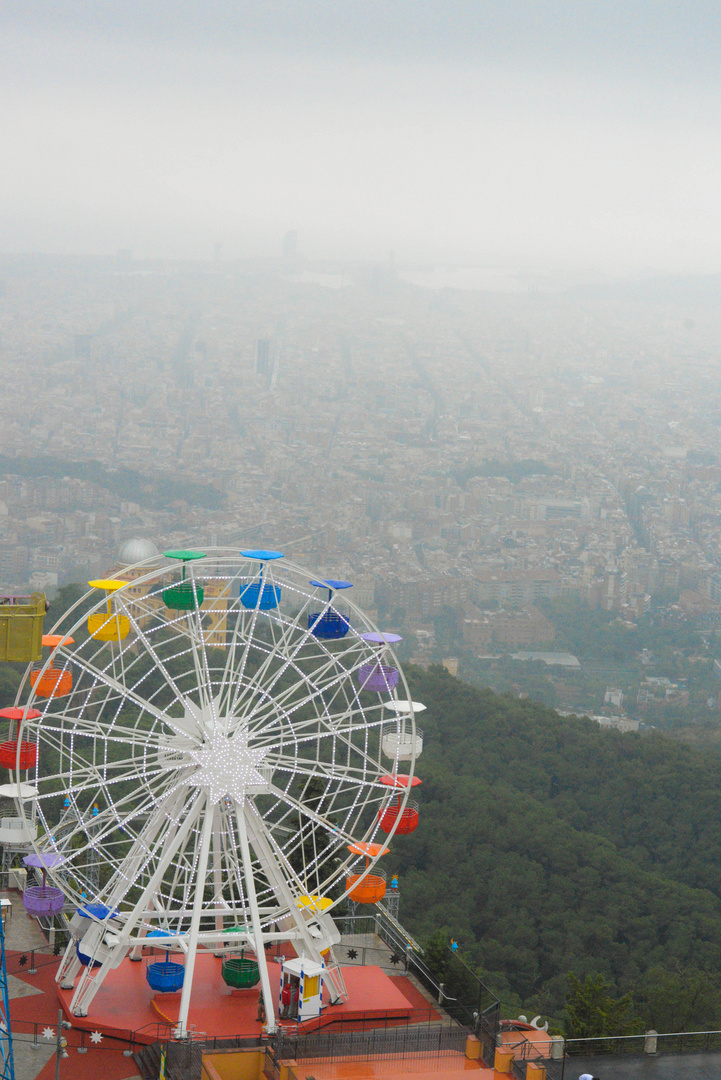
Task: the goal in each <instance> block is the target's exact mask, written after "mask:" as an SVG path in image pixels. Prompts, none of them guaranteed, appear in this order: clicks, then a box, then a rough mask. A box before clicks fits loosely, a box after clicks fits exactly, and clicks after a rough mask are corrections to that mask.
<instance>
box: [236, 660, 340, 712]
mask: <svg viewBox="0 0 721 1080" xmlns="http://www.w3.org/2000/svg"><path fill="white" fill-rule="evenodd" d="M331 661H332V662H331ZM331 661H329V662H328V663H326V664H325V665H323V666H322V667H319V668H318V669H316V670H315V671H314V673H313V680H312V682H311V683H310V689H309V691H308V692H306V694H305V695H304V696H302V697H300V698H299V697H298V695H297V687H289V688H288V689H287V690H286V691H281V692H280V693H278V694H276V695H274V696H273V697H272V698H271V697H270V695H267V696H266V697H265V698H264V703H265V704H266V708H267V709H270V708H272V707H275V708H283V707H284V706H286V703H287V702H289V703H291V704H292V709H291V708H290V706H289V705H288V706H286V708H285V710H284V711H286V712H293V711H297V710H298V709H300V708H302V707H304V706H307V705H309V704H313V703H315V702H317V701H319V700H320V701H323V704H324V706H325V704H326V703H325V698H324V695H325V694H327V693H328V691H329V690H331V689H334V688H340V686H341V684H342V683H343V682H344V681H347V679H348V675H349V672H348V671H347V670H346V669H345V668H340V669H339V667H338V664H337V659H336V658H335V657H332V658H331ZM329 671H330V672H331V674H332V679H331V681H329V682H325V683H323V682H321V680H322V679H323V678H325V677H326V676H327V675H328V673H329ZM356 699H357V694H356V695H355V696H354V700H356ZM255 715H260V716H261V717H262V713H261V710H258V714H251V717H253V718H254V717H255Z"/></svg>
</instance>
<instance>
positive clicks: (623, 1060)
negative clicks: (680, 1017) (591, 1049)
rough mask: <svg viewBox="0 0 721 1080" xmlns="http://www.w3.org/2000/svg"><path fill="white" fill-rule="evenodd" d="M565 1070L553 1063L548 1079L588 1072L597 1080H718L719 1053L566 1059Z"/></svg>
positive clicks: (575, 1079) (571, 1079) (572, 1078)
mask: <svg viewBox="0 0 721 1080" xmlns="http://www.w3.org/2000/svg"><path fill="white" fill-rule="evenodd" d="M564 1064H565V1068H564V1069H563V1070H562V1069H561V1063H560V1062H553V1072H551V1071H550V1070H549V1072H548V1080H561V1077H563V1080H578V1077H579V1076H581V1075H582V1074H583V1073H590V1074H591V1076H593V1077H596V1080H719V1077H721V1054H719V1053H716V1052H710V1053H708V1054H704V1053H701V1054H695V1053H689V1054H639V1055H638V1057H636V1056H635V1055H634V1056H628V1057H626V1056H625V1055H618V1056H616V1055H598V1056H594V1057H589V1058H577V1057H572V1058H566V1061H565V1063H564Z"/></svg>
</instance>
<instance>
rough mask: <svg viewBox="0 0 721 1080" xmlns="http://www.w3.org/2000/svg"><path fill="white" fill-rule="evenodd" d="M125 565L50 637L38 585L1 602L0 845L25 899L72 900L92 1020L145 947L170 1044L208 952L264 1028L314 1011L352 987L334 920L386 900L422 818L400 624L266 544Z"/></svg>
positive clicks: (97, 584)
mask: <svg viewBox="0 0 721 1080" xmlns="http://www.w3.org/2000/svg"><path fill="white" fill-rule="evenodd" d="M131 569H132V571H133V574H132V582H130V581H125V580H122V579H116V578H107V579H103V580H99V581H91V582H90V585H91V587H92V591H91V593H89V594H88V595H87V596H85V597H83V598H82V599H81V600H79V601H78V603H77V604H76V605H75V606H74V607H73V608H72V609H71V610H70V611H69V612H67V613H66V614H65V615H64V616H63V618H62V619H61V620H60V622H59V623H58V624H57V625H56V626H54V627H53V630H52V633H51V634H45V635H44V634H43V632H42V619H43V616H44V614H45V609H44V603H41V599H40V598H38V597H34V598H32V599H28V600H27V602H26V599H25V598H13V600H14V601H16V602H10V600H7V601H2V598H0V658H2V659H12V660H26V661H28V662H29V667H28V669H27V672H26V674H25V676H24V678H23V681H22V684H21V686H20V689H19V691H18V694H17V700H16V702H15V703H14V705H12V706H11V707H8V708H5V709H2V710H1V711H0V717H2V718H3V719H4V721H5V722H6V723H7V725H8V732H7V735H6V737H5V742H3V743H2V745H0V767H2V768H4V769H7V770H8V784H7V785H6V786H5V788H4V789H3V791H4V792H5V794H6V795H7V794H10V792H12V796H13V798H14V799H15V802H16V806H17V817H16V818H14V819H7V818H5V819H2V823H1V826H0V843H3V845H7V850H8V851H9V852H10V854H9V855H8V856H5V855H4V858H8V859H10V858H12V854H13V852H15V853H16V855H17V853H23V852H24V861H25V864H26V865H27V866H28V868H29V873H30V874H33V875H34V876H35V879H36V881H37V882H38V883H36V884H31V885H28V886H27V887H26V888H25V891H24V897H23V900H24V905H25V908H26V910H27V911H28V913H29V914H31V915H36V916H39V917H43V918H50V917H54V918H56V919H61V918H64V916H65V915H67V916H68V917H69V921H68V923H67V925H68V927H69V931H70V941H69V944H68V946H67V948H66V950H65V954H64V956H63V958H62V962H61V964H60V967H59V969H58V973H57V982H58V991H59V996H60V999H61V1002H62V1003H63V1004H64V1006H65V1008H66V1010H67V1011H68V1013H69V1014H70V1015H71V1017H83V1016H86V1015H88V1013H91V1014H92V1011H93V1002H94V999H96V995H98V994H101V996H102V994H103V993H104V994H105V995H106V996H107V994H108V993H112V991H113V986H115V985H117V986H120V982H119V981H118V980H119V978H120V974H121V973H122V972H123V971H125V972H129V971H130V968H131V967H132V969H133V971H137V970H138V969H137V968H136V967H134V966H133V961H136V962H139V963H142V964H144V965H145V966H144V974H145V979H146V981H147V985H148V987H149V988H150V990H151V991H152V992H153V994H154V995H155V997H154V1000H156V1001H158V1000H159V1001H161V1002H163V1001H165V1000H168V999H170V998H173V999H174V1001H175V1002H176V1004H175V1008H174V1011H173V1013H172V1014H173V1024H174V1030H175V1035H176V1037H179V1038H185V1037H187V1036H188V1035H189V1033H190V1029H191V1027H192V1025H191V1024H190V1023H189V1012H190V1008H191V996H192V994H193V987H194V980H197V979H198V978H199V975H198V972H199V970H200V968H202V970H203V972H207V971H209V970H212V971H214V972H217V986H218V993H224V994H226V995H227V994H228V993H229V992H230V991H228V990H227V989H226V987H230V988H231V990H238V989H243V988H250V987H253V986H257V985H258V983H259V984H260V994H261V996H262V1003H263V1007H264V1012H265V1024H266V1030H267V1031H268V1032H269V1033H273V1032H274V1031H276V1030H277V1028H278V1024H279V1023H281V1024H282V1023H283V1020H284V1019H285V1018H287V1017H291V1018H293V1020H294V1021H295V1022H303V1021H304V1020H306V1019H308V1018H309V1017H311V1016H312V1017H318V1016H319V1014H320V1012H321V1009H323V1008H325V1007H327V1006H332V1005H333V1004H335V1003H341V1002H344V1001H346V1000H347V998H348V990H347V989H346V980H345V979H344V974H343V971H342V969H341V967H340V965H339V963H338V961H337V959H336V957H335V955H334V947H336V946H337V945H338V944H339V943H340V933H339V931H338V929H337V927H336V924H335V922H334V919H333V915H334V913H336V912H337V911H338V909H339V907H340V905H346V904H347V903H348V902H349V901H350V902H351V903H353V904H357V903H362V904H375V903H378V902H379V901H381V900H383V898H384V896H385V893H386V874H385V872H384V870H383V869H382V868H381V866H380V861H381V859H382V858H383V856H385V855H386V854H387V853H388V846H387V844H388V843H389V842H390V841H391V840H392V838H393V837H394V836H395V835H397V834H407V833H411V832H413V831H414V830H415V828H416V827H417V825H418V813H419V811H418V805H417V803H416V802H414V801H412V800H411V799H410V794H411V789H412V788H413V787H416V786H417V785H418V784H419V783H420V781H419V780H418V779H417V777H415V775H414V764H415V759H416V757H417V756H418V755H419V754H420V753H421V750H422V748H423V737H422V733H421V732H420V731H419V730H418V728H417V727H416V723H415V717H416V715H417V714H418V713H419V712H420V711H421V710H422V709H423V708H424V706H422V705H420V704H419V703H417V702H413V701H412V700H411V699H410V694H409V693H408V688H407V686H406V683H405V679H404V677H403V674H402V672H401V669H400V667H399V665H398V663H397V660H396V659H395V656H394V653H393V645H394V644H396V643H397V642H398V641H400V638H399V637H398V636H397V635H395V634H389V633H385V634H384V633H380V632H379V631H378V630H377V629H376V628H375V627H374V626H373V625H372V624H371V623H370V622H369V620H368V619H367V618H366V616H365V615H364V614H363V613H362V612H361V611H360V610H359V609H358V608H357V607H355V606H354V604H353V603H352V602H351V601H349V600H348V599H347V595H348V589H349V588H350V582H347V581H336V580H330V579H329V580H325V579H323V580H320V579H315V578H312V577H311V576H309V574H308V573H307V572H306V571H303V570H302V568H300V567H299V566H296V565H294V564H291V563H289V562H287V561H286V560H285V559H283V557H282V555H281V554H280V553H279V552H276V551H265V550H262V551H261V550H251V551H242V552H240V553H238V552H233V551H230V550H227V549H213V550H211V551H208V552H207V553H206V552H200V551H167V552H165V553H164V556H162V557H158V558H153V559H148V560H147V561H146V562H144V563H141V564H137V565H135V566H134V567H132V568H131ZM42 600H43V601H44V598H42ZM13 844H14V846H13ZM3 851H4V852H5V846H4V848H3ZM7 869H8V867H7V866H6V865H5V863H4V864H3V870H5V871H7ZM273 949H274V950H275V951H276V953H279V952H280V950H281V949H282V950H283V954H284V955H283V956H282V957H280V960H281V962H280V963H273V962H272V961H271V959H270V957H269V951H270V950H273ZM218 961H220V962H218ZM128 965H130V967H128ZM213 965H214V966H213ZM203 977H205V976H203ZM214 977H215V976H214ZM324 989H325V997H324ZM120 992H121V991H120V990H118V994H120ZM99 1000H100V998H98V1001H99ZM119 1008H121V1009H122V1006H119ZM158 1011H160V1009H158ZM165 1013H168V1010H167V1009H166V1010H165ZM162 1014H163V1013H162V1011H161V1015H162Z"/></svg>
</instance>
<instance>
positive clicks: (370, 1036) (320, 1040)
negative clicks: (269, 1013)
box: [273, 1023, 468, 1061]
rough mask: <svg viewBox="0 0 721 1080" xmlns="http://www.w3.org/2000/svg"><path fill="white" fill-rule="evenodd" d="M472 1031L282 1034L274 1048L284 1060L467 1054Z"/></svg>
mask: <svg viewBox="0 0 721 1080" xmlns="http://www.w3.org/2000/svg"><path fill="white" fill-rule="evenodd" d="M467 1037H468V1033H467V1032H466V1031H464V1030H463V1029H462V1028H459V1027H458V1026H457V1025H455V1024H454V1025H450V1024H445V1025H444V1024H438V1023H436V1024H429V1025H427V1026H423V1025H422V1026H418V1025H408V1026H399V1027H384V1028H372V1029H370V1030H368V1031H346V1032H325V1031H321V1032H317V1033H314V1034H302V1035H298V1036H297V1037H286V1036H284V1035H283V1036H280V1037H279V1038H278V1039H276V1040H274V1046H273V1050H274V1053H275V1055H276V1057H277V1058H278V1059H280V1060H288V1059H294V1060H296V1061H299V1060H304V1061H314V1060H315V1061H320V1060H322V1061H338V1060H339V1059H342V1058H358V1057H362V1058H363V1059H364V1060H366V1061H371V1060H374V1059H379V1058H387V1057H394V1058H403V1057H406V1056H409V1055H411V1054H424V1055H426V1056H433V1057H440V1056H443V1055H450V1054H458V1053H463V1052H464V1050H465V1046H466V1039H467Z"/></svg>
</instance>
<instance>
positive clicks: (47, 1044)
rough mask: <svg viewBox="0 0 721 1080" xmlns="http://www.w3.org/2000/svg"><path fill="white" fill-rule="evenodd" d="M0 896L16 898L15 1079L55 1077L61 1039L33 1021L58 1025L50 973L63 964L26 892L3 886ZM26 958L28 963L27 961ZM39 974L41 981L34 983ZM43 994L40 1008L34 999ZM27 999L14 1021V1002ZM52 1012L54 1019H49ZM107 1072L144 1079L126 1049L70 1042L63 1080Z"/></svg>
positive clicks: (11, 918) (9, 931) (11, 984)
mask: <svg viewBox="0 0 721 1080" xmlns="http://www.w3.org/2000/svg"><path fill="white" fill-rule="evenodd" d="M0 897H2V898H3V899H9V900H10V901H11V903H12V913H11V914H9V915H8V916H6V919H5V948H6V950H7V965H6V966H7V969H8V998H9V1000H10V1015H11V1026H12V1027H13V1063H14V1066H15V1080H51V1078H52V1077H54V1076H55V1041H54V1039H52V1040H49V1039H45V1038H43V1036H42V1032H41V1031H40V1032H39V1033H38V1038H37V1041H36V1039H35V1037H34V1033H33V1021H37V1022H39V1023H40V1025H42V1026H43V1027H47V1028H52V1030H53V1032H54V1031H55V1030H57V1029H56V1024H57V1010H58V1003H57V999H56V997H55V993H54V983H53V982H52V981H51V977H50V976H49V975H48V971H50V972H51V973H52V972H53V971H54V965H55V964H56V963H57V961H56V960H55V958H54V957H53V951H52V949H51V948H49V947H48V943H47V941H46V939H45V935H44V934H43V932H42V930H41V929H40V927H39V926H38V923H37V920H36V919H33V918H31V917H30V916H29V915H28V914H27V913H26V911H25V908H24V907H23V902H22V897H21V895H20V893H18V892H14V891H13V892H5V891H0ZM33 949H35V950H37V952H36V968H37V969H38V976H33V975H30V973H29V968H30V958H31V956H32V950H33ZM23 959H25V963H23V962H22V961H23ZM35 978H37V982H38V985H33V982H34V979H35ZM32 998H36V999H37V1007H35V1006H33V1005H32V1003H31V1000H30V999H32ZM20 999H25V1000H24V1001H23V1004H22V1005H21V1006H20V1005H19V1007H18V1012H19V1013H21V1014H22V1017H23V1019H20V1018H18V1019H17V1020H16V1021H15V1022H14V1023H13V1020H14V1016H13V1014H14V1012H15V1010H14V1009H13V1002H14V1001H17V1002H19V1001H20ZM49 1017H52V1021H51V1020H50V1019H49ZM69 1035H70V1036H71V1038H70V1042H71V1044H72V1043H73V1042H75V1043H77V1038H75V1035H76V1033H75V1032H70V1033H69ZM99 1074H102V1075H104V1076H106V1077H107V1078H108V1080H110V1078H111V1077H113V1080H115V1078H117V1077H118V1075H119V1076H120V1077H121V1078H123V1080H140V1078H139V1077H138V1076H137V1072H136V1071H135V1067H134V1064H133V1061H132V1060H128V1059H124V1058H123V1056H122V1052H121V1051H120V1050H110V1051H108V1052H107V1053H103V1054H102V1056H99V1051H98V1050H97V1049H96V1050H95V1053H94V1054H91V1053H90V1052H88V1053H87V1054H78V1052H77V1047H76V1046H74V1045H70V1046H69V1047H68V1057H67V1058H64V1059H62V1060H61V1062H60V1077H61V1080H84V1078H92V1080H97V1077H98V1075H99Z"/></svg>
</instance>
